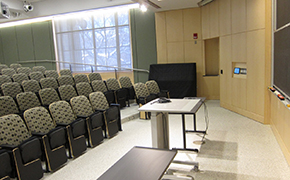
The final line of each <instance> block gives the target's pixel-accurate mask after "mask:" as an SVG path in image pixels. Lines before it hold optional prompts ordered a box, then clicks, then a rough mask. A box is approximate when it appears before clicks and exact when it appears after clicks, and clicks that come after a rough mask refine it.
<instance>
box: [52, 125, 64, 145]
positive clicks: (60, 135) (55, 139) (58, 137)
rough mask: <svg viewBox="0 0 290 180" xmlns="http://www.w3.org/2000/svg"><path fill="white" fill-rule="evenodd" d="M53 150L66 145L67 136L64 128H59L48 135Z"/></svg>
mask: <svg viewBox="0 0 290 180" xmlns="http://www.w3.org/2000/svg"><path fill="white" fill-rule="evenodd" d="M48 138H49V142H50V147H51V149H54V148H57V147H59V146H61V145H64V144H65V143H66V134H65V129H64V128H63V127H57V128H55V129H53V130H51V131H50V132H49V133H48Z"/></svg>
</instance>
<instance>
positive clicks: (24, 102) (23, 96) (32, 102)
mask: <svg viewBox="0 0 290 180" xmlns="http://www.w3.org/2000/svg"><path fill="white" fill-rule="evenodd" d="M16 100H17V103H18V106H19V110H20V111H25V110H27V109H30V108H34V107H38V106H41V105H40V102H39V99H38V97H37V96H36V94H35V93H33V92H23V93H19V94H17V96H16Z"/></svg>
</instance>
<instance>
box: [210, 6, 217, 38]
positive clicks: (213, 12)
mask: <svg viewBox="0 0 290 180" xmlns="http://www.w3.org/2000/svg"><path fill="white" fill-rule="evenodd" d="M209 21H210V22H209V23H210V33H209V34H210V38H215V37H218V36H219V1H213V2H212V3H210V4H209Z"/></svg>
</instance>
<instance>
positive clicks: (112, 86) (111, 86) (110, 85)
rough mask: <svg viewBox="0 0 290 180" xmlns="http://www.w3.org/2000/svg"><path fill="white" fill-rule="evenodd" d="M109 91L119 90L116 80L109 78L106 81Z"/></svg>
mask: <svg viewBox="0 0 290 180" xmlns="http://www.w3.org/2000/svg"><path fill="white" fill-rule="evenodd" d="M106 82H107V86H108V89H109V90H118V89H121V87H120V85H119V82H118V81H117V79H116V78H109V79H107V80H106Z"/></svg>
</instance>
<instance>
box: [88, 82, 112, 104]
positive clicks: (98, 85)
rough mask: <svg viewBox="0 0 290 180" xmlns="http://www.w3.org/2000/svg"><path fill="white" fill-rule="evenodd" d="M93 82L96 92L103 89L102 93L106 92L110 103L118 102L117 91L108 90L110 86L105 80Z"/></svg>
mask: <svg viewBox="0 0 290 180" xmlns="http://www.w3.org/2000/svg"><path fill="white" fill-rule="evenodd" d="M91 84H92V87H93V90H94V91H95V92H97V91H101V92H102V93H104V94H105V96H106V98H107V101H108V102H109V104H111V103H115V102H116V101H115V93H114V91H111V90H108V88H107V86H106V84H105V82H104V81H102V80H94V81H93V82H92V83H91Z"/></svg>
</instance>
